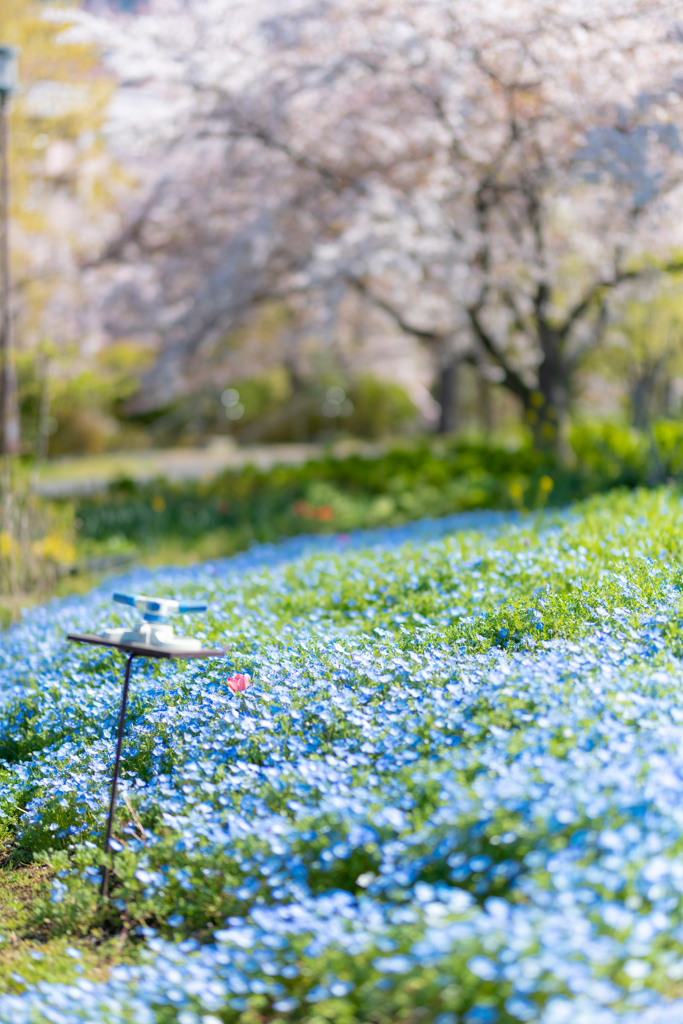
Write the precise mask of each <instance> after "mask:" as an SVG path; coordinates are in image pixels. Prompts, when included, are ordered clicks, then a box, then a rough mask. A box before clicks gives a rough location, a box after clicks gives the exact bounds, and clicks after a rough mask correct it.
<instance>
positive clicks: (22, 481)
mask: <svg viewBox="0 0 683 1024" xmlns="http://www.w3.org/2000/svg"><path fill="white" fill-rule="evenodd" d="M0 522H1V528H0V622H2V623H3V624H5V622H6V620H7V619H8V616H7V615H6V614H5V612H6V610H7V609H6V607H5V603H4V602H3V601H2V599H3V598H7V597H10V598H11V597H14V596H16V595H23V594H29V593H32V592H38V593H42V594H47V593H50V592H51V591H52V590H54V587H55V584H56V582H57V579H58V578H59V577H60V576H62V575H64V574H65V573H67V572H69V571H70V570H71V569H72V567H73V566H74V564H75V562H76V546H75V529H74V512H73V505H72V504H71V503H66V502H61V503H59V504H57V503H54V502H48V501H44V500H42V499H40V498H38V497H37V496H36V495H35V494H33V493H32V491H31V488H30V482H29V477H28V473H27V471H26V470H25V469H24V468H22V467H21V466H19V465H14V466H13V467H12V477H11V488H10V489H9V491H7V490H5V488H4V486H3V494H2V502H1V508H0ZM10 604H11V602H10ZM9 617H10V618H11V615H10V616H9Z"/></svg>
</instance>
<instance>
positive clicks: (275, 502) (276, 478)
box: [77, 421, 683, 556]
mask: <svg viewBox="0 0 683 1024" xmlns="http://www.w3.org/2000/svg"><path fill="white" fill-rule="evenodd" d="M572 444H573V448H574V451H575V453H576V460H575V463H574V465H573V466H570V467H567V466H566V465H561V464H560V463H559V462H558V461H557V460H555V459H553V458H552V456H550V455H548V454H547V453H541V452H538V451H537V450H535V449H534V448H533V447H532V445H531V443H530V442H526V443H524V444H522V445H521V446H519V447H518V448H516V449H508V448H505V447H504V446H502V445H492V444H487V443H485V442H477V441H465V440H448V441H446V440H442V441H437V440H433V439H432V440H427V439H423V440H420V441H417V440H414V441H408V440H406V441H405V442H403V443H402V444H400V445H396V446H395V447H394V448H393V449H392V450H390V451H388V452H387V453H386V454H385V455H383V456H381V457H379V458H374V459H368V458H361V457H359V456H353V457H351V458H346V459H333V458H327V459H322V460H319V461H315V462H309V463H307V464H306V465H303V466H279V467H276V468H274V469H272V470H270V471H268V472H259V471H257V470H256V469H254V468H247V469H245V470H243V471H239V472H237V471H234V472H233V471H231V472H226V473H223V474H222V475H221V476H219V477H217V478H215V479H214V480H213V481H211V482H207V483H191V484H187V483H186V484H180V483H170V482H166V481H158V482H156V483H149V484H144V485H137V484H135V483H134V482H132V481H125V480H124V481H120V482H119V483H118V484H115V485H113V486H112V487H110V488H109V489H108V491H106V492H105V493H102V494H100V495H96V496H93V497H89V498H84V499H81V501H80V502H79V504H78V509H77V515H78V523H79V532H80V536H81V537H82V538H84V539H85V538H89V539H91V540H93V541H103V540H104V539H106V538H107V537H110V536H113V535H116V536H119V537H121V538H125V539H126V540H127V541H129V542H133V543H135V544H139V545H141V546H143V547H154V546H156V545H160V544H162V543H163V542H164V540H171V539H173V538H177V539H183V540H184V541H189V542H191V543H195V542H198V541H200V539H203V541H204V542H206V538H207V537H211V538H213V541H212V543H210V544H209V545H208V547H207V548H206V553H207V555H208V552H209V551H210V552H211V555H212V556H213V555H216V554H220V553H222V554H228V553H231V552H233V551H235V550H238V549H239V548H243V547H245V546H247V545H248V544H249V543H251V542H253V541H259V542H269V541H274V540H277V539H278V538H280V537H282V536H291V535H293V534H297V533H302V532H308V533H329V532H335V531H346V530H352V529H357V528H363V527H372V526H379V525H393V524H399V523H403V522H406V521H408V520H411V519H418V518H421V517H425V516H440V515H446V514H448V513H451V512H458V511H466V510H470V509H476V508H499V509H518V510H524V509H533V508H540V507H543V506H545V505H548V504H553V505H563V504H566V503H568V502H570V501H572V500H575V499H577V498H581V497H584V496H586V495H589V494H592V493H595V492H598V491H604V490H609V489H612V488H615V487H636V486H639V485H642V484H653V483H657V482H660V481H663V480H666V479H674V480H676V479H683V424H682V423H678V422H673V421H664V422H661V423H658V424H656V425H655V427H654V429H653V432H652V434H651V435H650V434H648V433H644V432H640V431H637V430H635V429H633V428H624V427H618V426H614V425H610V424H581V425H577V426H576V427H575V428H574V431H573V435H572Z"/></svg>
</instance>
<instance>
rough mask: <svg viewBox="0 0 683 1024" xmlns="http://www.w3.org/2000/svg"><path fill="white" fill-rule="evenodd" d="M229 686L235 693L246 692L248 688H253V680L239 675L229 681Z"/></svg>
mask: <svg viewBox="0 0 683 1024" xmlns="http://www.w3.org/2000/svg"><path fill="white" fill-rule="evenodd" d="M228 686H229V687H230V689H231V690H232V692H233V693H239V692H240V691H241V690H246V688H247V687H248V686H251V679H250V678H249V676H244V675H238V676H232V678H231V679H228Z"/></svg>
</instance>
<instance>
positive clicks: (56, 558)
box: [31, 534, 76, 565]
mask: <svg viewBox="0 0 683 1024" xmlns="http://www.w3.org/2000/svg"><path fill="white" fill-rule="evenodd" d="M31 550H32V551H33V554H34V555H36V556H37V557H38V558H44V559H45V561H46V562H55V564H56V565H73V563H74V562H75V561H76V548H75V547H74V546H73V544H72V543H71V541H69V540H67V539H66V538H65V537H60V536H59V535H58V534H49V535H48V536H47V537H44V538H43V540H37V541H34V543H33V544H32V546H31Z"/></svg>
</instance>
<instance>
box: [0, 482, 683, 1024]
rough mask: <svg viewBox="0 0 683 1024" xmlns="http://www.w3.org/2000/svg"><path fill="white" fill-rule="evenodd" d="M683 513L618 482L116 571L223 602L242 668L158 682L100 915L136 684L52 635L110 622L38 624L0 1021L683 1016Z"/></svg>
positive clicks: (12, 784) (130, 747)
mask: <svg viewBox="0 0 683 1024" xmlns="http://www.w3.org/2000/svg"><path fill="white" fill-rule="evenodd" d="M682 523H683V508H682V505H681V498H680V495H679V494H678V493H677V492H675V491H672V490H670V489H669V490H667V489H660V490H657V491H640V492H636V493H631V494H629V493H624V492H615V493H612V494H610V495H607V496H601V497H596V498H592V499H590V500H587V501H585V502H584V503H582V504H579V505H576V506H574V507H572V508H570V509H568V510H562V511H556V512H552V511H548V512H542V513H537V514H535V515H533V516H528V517H527V518H523V519H516V518H514V517H513V519H507V520H506V519H505V518H503V517H500V516H496V515H494V514H490V515H488V516H487V515H485V514H480V515H472V516H471V517H469V519H465V520H462V519H460V520H458V519H457V518H455V519H451V520H450V521H440V522H439V521H435V522H432V523H429V522H427V523H422V524H416V525H414V526H411V527H405V528H403V530H399V531H397V530H393V531H392V530H377V531H375V532H374V533H373V534H371V535H360V534H359V535H352V536H351V537H348V538H347V537H342V538H335V539H324V538H321V539H318V540H314V539H311V540H310V541H309V540H300V541H290V542H287V543H286V544H283V545H281V546H279V547H273V548H266V549H254V550H253V551H251V552H249V553H248V554H245V555H242V556H238V558H236V559H235V560H233V561H225V562H217V563H213V564H208V565H203V566H196V567H193V568H191V569H186V570H164V571H160V572H158V573H156V574H153V575H145V574H144V573H142V572H140V573H138V574H137V575H135V576H133V577H132V578H131V579H129V580H128V581H126V583H125V584H121V583H119V584H117V589H122V588H123V586H125V587H127V588H132V589H136V590H138V591H139V590H149V589H150V587H152V586H154V587H155V592H157V593H171V592H177V591H182V592H184V593H186V594H188V595H190V594H199V593H208V594H209V596H210V599H211V608H210V614H209V616H208V617H207V620H206V628H205V636H206V639H207V640H209V641H211V642H215V643H223V644H226V645H227V646H228V647H229V650H230V652H231V658H230V663H229V664H228V665H222V664H216V665H213V666H208V667H207V666H183V667H178V666H174V665H152V664H149V665H148V664H146V665H145V666H144V667H143V666H140V667H139V668H138V669H137V670H136V682H135V686H134V693H133V700H132V703H131V711H130V718H129V723H128V733H127V739H126V760H125V772H124V776H125V785H124V791H123V799H124V801H125V802H124V803H122V807H121V813H120V817H119V823H118V828H117V833H116V835H117V840H118V842H119V844H120V850H119V852H118V853H117V856H116V860H115V875H114V881H113V887H112V900H111V901H109V902H107V903H104V902H103V901H102V900H101V899H100V898H99V896H98V894H97V881H98V868H99V864H100V861H101V854H100V853H99V850H98V844H99V843H100V842H101V837H102V829H103V823H104V816H105V810H106V795H107V779H108V773H109V771H110V766H111V762H112V757H113V743H114V725H115V709H116V700H117V696H118V688H119V682H118V678H117V672H118V670H115V657H114V656H113V655H111V654H110V653H106V652H97V651H95V652H93V651H92V650H83V649H79V648H69V647H67V646H66V645H65V644H64V643H63V641H62V640H61V636H62V635H63V632H64V631H65V630H67V629H69V628H74V627H77V626H83V624H84V623H87V625H88V626H90V627H92V628H96V627H97V625H98V624H103V623H104V622H112V621H114V620H115V619H116V614H115V612H114V610H113V608H112V606H111V605H110V604H109V603H108V590H107V589H106V588H103V589H100V590H98V591H95V592H93V593H92V594H91V595H88V596H87V597H85V598H73V599H71V600H70V601H67V602H60V603H55V604H53V605H52V606H51V607H50V606H48V607H47V608H45V609H38V610H36V611H34V612H32V613H30V614H29V615H27V616H26V617H25V620H24V622H23V623H22V624H21V625H19V626H17V627H14V628H13V629H12V630H10V631H9V632H8V633H7V634H6V636H5V641H4V646H3V651H2V657H3V667H2V669H1V670H0V695H1V697H2V705H1V712H0V716H1V717H0V759H1V762H2V763H1V769H0V770H1V771H2V785H1V789H0V794H1V809H2V815H3V817H2V819H0V820H2V822H3V829H4V831H3V842H4V847H5V859H4V867H3V869H2V871H1V872H0V879H1V881H2V885H3V886H4V887H5V889H4V891H5V892H7V893H9V894H11V898H12V900H13V902H14V903H15V908H14V909H9V910H8V909H4V910H3V911H2V913H3V914H4V918H0V920H2V927H1V928H0V931H2V932H3V934H4V935H5V937H6V939H7V940H8V942H7V944H6V946H5V949H6V950H7V952H6V953H4V954H1V955H2V956H3V961H2V964H3V966H2V968H0V991H4V992H5V995H4V996H0V1019H3V1020H4V1019H8V1020H12V1021H17V1022H22V1024H23V1022H24V1021H26V1022H28V1021H30V1020H32V1019H33V1018H34V1017H35V1018H37V1019H40V1016H41V1014H43V1015H46V1016H47V1018H48V1019H50V1020H59V1021H62V1020H63V1021H65V1022H67V1024H70V1022H71V1021H74V1022H75V1021H83V1020H91V1021H92V1020H95V1021H100V1020H102V1021H110V1020H111V1021H115V1020H116V1021H118V1020H138V1019H139V1020H158V1021H161V1022H166V1021H168V1022H172V1021H173V1022H175V1021H177V1022H178V1024H200V1022H203V1024H215V1021H216V1020H218V1021H224V1022H228V1024H232V1022H237V1021H239V1022H240V1024H260V1022H265V1021H268V1022H275V1021H290V1020H291V1021H297V1022H299V1021H300V1022H305V1024H325V1022H334V1024H390V1022H391V1024H393V1022H396V1021H405V1022H411V1024H412V1022H413V1021H415V1022H417V1021H425V1020H427V1021H435V1024H459V1022H463V1024H494V1022H497V1021H498V1022H501V1024H510V1022H512V1021H531V1020H538V1021H541V1022H542V1024H565V1022H567V1024H568V1022H569V1021H571V1022H572V1024H573V1022H577V1024H594V1022H595V1024H597V1022H600V1024H603V1022H604V1024H612V1022H616V1021H622V1020H624V1021H628V1022H629V1024H631V1022H636V1021H637V1022H638V1024H641V1022H651V1024H660V1022H664V1021H666V1022H671V1024H674V1022H677V1021H679V1020H681V1019H683V1014H682V1011H683V1000H681V998H680V996H681V993H680V984H681V980H682V979H683V930H682V929H681V920H682V916H681V911H682V902H681V901H682V896H681V894H682V893H683V874H682V873H681V870H680V867H679V856H678V855H679V851H680V849H681V848H682V847H683V818H682V817H681V815H680V806H681V796H682V795H683V726H682V723H683V710H682V709H681V687H682V684H683V667H682V665H681V660H680V659H681V653H682V650H681V642H680V628H681V620H682V619H683V615H682V610H683V609H682V608H681V593H682V592H681V583H682V582H683V560H682V559H681V554H682V552H681V546H682V543H683V542H682V540H681V525H682ZM235 671H238V672H245V671H246V672H249V673H250V674H251V675H252V678H253V685H252V687H251V688H250V689H249V690H247V691H246V692H245V693H244V694H241V695H238V694H234V693H232V692H231V691H230V689H229V688H228V686H227V679H228V677H229V676H230V675H231V674H232V673H234V672H235ZM41 954H42V956H41ZM79 954H80V955H79ZM114 962H116V963H117V964H118V965H119V966H115V967H111V964H112V963H114ZM75 968H78V970H76V973H75V974H74V970H75ZM79 970H80V971H81V972H82V974H81V978H82V979H84V980H82V981H81V982H79V984H78V985H73V984H72V985H71V986H69V985H66V984H60V982H64V983H66V982H68V981H73V980H74V979H75V978H76V976H77V975H78V973H79ZM41 979H42V981H41ZM55 1013H61V1014H63V1016H62V1017H56V1016H54V1014H55ZM3 1014H4V1015H5V1016H4V1017H3ZM50 1014H52V1016H50Z"/></svg>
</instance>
